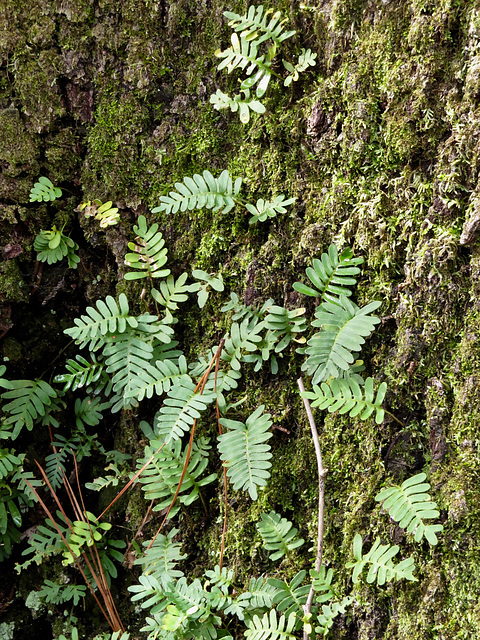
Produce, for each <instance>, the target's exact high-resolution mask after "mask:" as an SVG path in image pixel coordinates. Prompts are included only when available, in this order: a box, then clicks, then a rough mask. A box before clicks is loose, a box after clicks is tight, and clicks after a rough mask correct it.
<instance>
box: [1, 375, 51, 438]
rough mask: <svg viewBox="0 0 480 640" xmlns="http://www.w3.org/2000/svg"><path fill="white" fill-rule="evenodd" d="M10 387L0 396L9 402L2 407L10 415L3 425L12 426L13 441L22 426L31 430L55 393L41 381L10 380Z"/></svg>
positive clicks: (46, 383)
mask: <svg viewBox="0 0 480 640" xmlns="http://www.w3.org/2000/svg"><path fill="white" fill-rule="evenodd" d="M10 385H11V389H9V390H7V391H4V392H3V393H2V396H1V397H2V398H3V399H4V400H10V402H8V403H7V404H6V405H4V406H3V411H5V412H6V413H8V414H10V415H9V416H8V417H7V418H6V419H5V420H4V422H3V425H4V426H9V425H13V433H12V436H11V439H12V440H15V439H16V438H17V436H18V435H19V433H20V431H21V430H22V428H23V427H24V426H26V427H27V429H28V430H29V431H31V430H32V429H33V424H34V422H36V421H37V419H39V418H41V417H42V416H43V415H44V414H45V411H46V407H47V406H48V405H49V404H50V403H51V401H52V399H53V398H56V396H57V393H56V391H55V390H54V389H52V387H51V386H50V385H49V384H48V382H44V381H43V380H12V381H11V382H10Z"/></svg>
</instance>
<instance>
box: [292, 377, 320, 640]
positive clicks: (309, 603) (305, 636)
mask: <svg viewBox="0 0 480 640" xmlns="http://www.w3.org/2000/svg"><path fill="white" fill-rule="evenodd" d="M297 384H298V388H299V389H300V393H301V394H304V393H305V387H304V385H303V380H302V378H301V377H300V378H299V379H298V380H297ZM303 404H304V406H305V411H306V413H307V418H308V423H309V425H310V431H311V432H312V438H313V444H314V447H315V455H316V458H317V468H318V530H317V531H318V532H317V557H316V559H315V571H317V572H318V571H320V567H321V565H322V555H323V536H324V527H325V524H324V514H325V474H326V473H327V470H326V469H325V468H324V466H323V458H322V450H321V448H320V439H319V437H318V431H317V426H316V424H315V419H314V417H313V413H312V408H311V406H310V402H309V401H308V399H307V398H305V397H304V398H303ZM314 594H315V590H314V588H313V583H312V586H311V587H310V591H309V594H308V598H307V602H306V603H305V604H304V605H303V610H304V613H305V616H309V615H310V614H311V611H312V604H313V596H314ZM309 638H310V634H309V633H308V632H307V631H306V629H305V627H304V629H303V640H309Z"/></svg>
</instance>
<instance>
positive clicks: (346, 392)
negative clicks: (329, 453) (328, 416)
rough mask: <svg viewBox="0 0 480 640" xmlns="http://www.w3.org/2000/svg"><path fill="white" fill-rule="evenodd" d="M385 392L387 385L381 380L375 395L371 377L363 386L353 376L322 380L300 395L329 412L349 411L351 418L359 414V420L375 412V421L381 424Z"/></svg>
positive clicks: (383, 413) (342, 412)
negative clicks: (319, 383) (311, 389)
mask: <svg viewBox="0 0 480 640" xmlns="http://www.w3.org/2000/svg"><path fill="white" fill-rule="evenodd" d="M386 392H387V385H386V383H385V382H382V383H381V385H380V386H379V388H378V390H377V395H376V396H375V392H374V390H373V379H372V378H367V379H366V380H365V383H364V386H363V387H361V386H360V385H359V384H358V382H357V381H356V380H355V379H354V378H348V379H342V378H338V379H332V380H329V381H328V382H322V383H321V387H319V386H318V385H314V387H313V392H309V391H306V392H305V393H302V394H301V395H302V397H303V398H308V399H309V400H313V402H312V407H318V408H319V409H328V411H329V412H330V413H333V412H334V411H338V412H339V413H340V414H344V413H349V415H350V416H351V417H352V418H354V417H355V416H359V418H360V419H361V420H367V419H368V418H369V417H370V416H371V415H372V413H373V412H375V421H376V423H377V424H382V422H383V418H384V416H385V411H384V409H382V402H383V399H384V398H385V393H386Z"/></svg>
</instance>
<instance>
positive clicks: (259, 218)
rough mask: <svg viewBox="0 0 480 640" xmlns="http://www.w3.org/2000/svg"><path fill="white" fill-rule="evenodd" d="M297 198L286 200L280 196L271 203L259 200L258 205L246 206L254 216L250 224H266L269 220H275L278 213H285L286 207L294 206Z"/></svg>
mask: <svg viewBox="0 0 480 640" xmlns="http://www.w3.org/2000/svg"><path fill="white" fill-rule="evenodd" d="M295 200H296V198H289V199H288V200H285V196H284V195H283V193H282V194H280V195H279V196H277V197H276V198H275V199H274V200H272V201H271V202H269V201H268V200H262V199H260V200H257V204H256V205H253V204H246V205H245V206H246V208H247V210H248V211H249V212H250V213H251V214H252V217H251V218H250V220H249V221H248V224H255V223H256V222H265V220H267V219H268V218H275V216H276V215H277V213H285V212H286V211H287V210H286V208H285V207H288V206H289V205H291V204H293V203H294V202H295Z"/></svg>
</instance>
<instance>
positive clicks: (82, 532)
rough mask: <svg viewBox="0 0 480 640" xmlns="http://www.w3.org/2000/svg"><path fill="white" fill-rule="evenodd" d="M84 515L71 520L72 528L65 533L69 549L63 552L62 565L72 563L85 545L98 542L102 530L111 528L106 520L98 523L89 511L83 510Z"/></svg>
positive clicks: (101, 536)
mask: <svg viewBox="0 0 480 640" xmlns="http://www.w3.org/2000/svg"><path fill="white" fill-rule="evenodd" d="M84 516H85V520H75V521H73V522H72V530H69V532H68V535H67V541H68V546H69V549H66V550H65V551H64V552H63V557H64V560H63V564H64V565H69V564H72V563H73V562H74V561H75V558H76V557H78V556H80V555H81V554H82V553H83V552H84V551H85V547H91V546H93V545H94V544H95V543H97V542H100V541H101V540H102V538H103V535H104V532H105V531H109V530H110V529H111V528H112V525H111V524H110V523H108V522H100V523H99V522H98V521H97V518H96V517H95V516H94V515H93V513H91V512H90V511H85V513H84Z"/></svg>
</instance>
